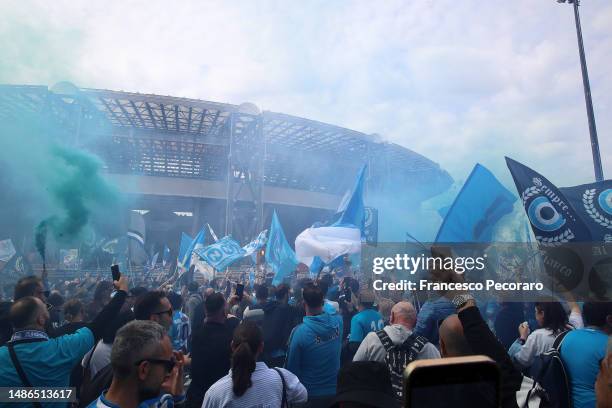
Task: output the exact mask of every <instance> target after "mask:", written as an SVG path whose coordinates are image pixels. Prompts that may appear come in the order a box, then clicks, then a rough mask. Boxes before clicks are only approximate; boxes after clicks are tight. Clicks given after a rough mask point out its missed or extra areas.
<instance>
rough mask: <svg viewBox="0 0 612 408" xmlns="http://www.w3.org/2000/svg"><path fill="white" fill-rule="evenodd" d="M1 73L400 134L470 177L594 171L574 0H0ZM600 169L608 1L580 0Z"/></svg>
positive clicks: (609, 87)
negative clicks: (515, 168) (516, 171)
mask: <svg viewBox="0 0 612 408" xmlns="http://www.w3.org/2000/svg"><path fill="white" fill-rule="evenodd" d="M0 8H1V9H2V13H1V14H0V50H2V58H1V60H0V83H9V84H42V85H49V86H51V85H53V84H54V83H56V82H58V81H62V80H67V81H71V82H73V83H74V84H76V85H77V86H79V87H86V88H103V89H112V90H124V91H132V92H141V93H153V94H161V95H172V96H179V97H189V98H198V99H204V100H210V101H217V102H227V103H233V104H240V103H242V102H247V101H248V102H252V103H255V104H256V105H257V106H258V107H259V108H260V109H261V110H270V111H276V112H283V113H288V114H293V115H297V116H302V117H306V118H309V119H314V120H319V121H323V122H327V123H332V124H335V125H339V126H344V127H347V128H350V129H354V130H357V131H361V132H365V133H368V134H372V133H376V134H379V135H381V136H382V138H383V139H385V140H388V141H391V142H395V143H398V144H400V145H402V146H405V147H407V148H410V149H412V150H414V151H416V152H418V153H421V154H423V155H425V156H426V157H428V158H430V159H431V160H433V161H435V162H437V163H439V164H440V165H441V166H442V167H443V168H444V169H446V170H447V171H449V172H450V173H451V175H452V176H453V177H454V178H455V179H457V180H462V179H465V177H466V176H467V175H468V174H469V172H470V170H471V169H472V167H473V166H474V164H475V163H476V162H480V163H482V164H483V165H485V166H486V167H488V168H489V169H491V170H492V171H493V172H494V173H495V174H496V175H497V176H498V177H499V178H500V179H501V180H502V182H504V183H505V184H506V185H508V186H511V187H512V191H515V190H514V187H513V185H512V181H511V177H510V174H509V172H508V170H507V168H506V167H505V163H504V160H503V157H504V156H510V157H512V158H514V159H516V160H519V161H521V162H523V163H525V164H526V165H528V166H530V167H532V168H534V169H535V170H537V171H539V172H540V173H542V174H543V175H544V176H546V177H547V178H548V179H549V180H550V181H551V182H553V183H554V184H557V185H558V186H567V185H575V184H582V183H588V182H591V181H593V166H592V158H591V149H590V142H589V133H588V123H587V118H586V111H585V103H584V95H583V89H582V79H581V74H580V63H579V57H578V50H577V44H576V32H575V27H574V20H573V13H572V7H571V6H570V5H567V4H557V2H556V1H555V0H514V1H508V0H505V1H501V0H487V1H482V0H479V1H476V0H461V1H450V0H420V1H406V0H398V1H394V0H385V1H379V2H372V1H329V0H327V1H314V0H300V1H289V0H286V1H255V0H252V1H219V2H213V1H175V2H168V1H152V0H148V1H74V0H73V1H58V0H54V1H53V2H49V1H24V0H21V1H9V0H0ZM580 9H581V17H582V26H583V34H584V41H585V47H586V53H587V61H588V66H589V74H590V79H591V87H592V95H593V102H594V107H595V115H596V120H597V128H598V132H599V141H600V149H601V157H602V161H603V167H604V174H605V175H607V178H610V174H612V160H611V159H612V138H611V137H610V134H611V133H612V114H610V111H611V110H612V75H611V73H610V67H611V66H612V2H610V1H608V0H583V2H582V5H581V7H580Z"/></svg>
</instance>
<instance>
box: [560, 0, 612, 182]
mask: <svg viewBox="0 0 612 408" xmlns="http://www.w3.org/2000/svg"><path fill="white" fill-rule="evenodd" d="M559 2H563V3H564V2H565V0H561V1H559ZM569 2H570V3H573V6H574V19H575V20H576V36H577V37H578V53H579V54H580V67H581V69H582V85H583V87H584V101H585V103H586V110H587V118H588V120H589V135H590V137H591V151H592V153H593V168H594V170H595V181H603V179H604V177H603V168H602V166H601V154H600V153H599V141H598V139H597V128H596V127H595V113H594V112H593V100H592V99H591V85H590V84H589V73H588V71H587V65H586V57H585V55H584V44H583V42H582V28H581V26H580V13H579V12H578V6H579V3H580V0H573V1H572V0H570V1H569Z"/></svg>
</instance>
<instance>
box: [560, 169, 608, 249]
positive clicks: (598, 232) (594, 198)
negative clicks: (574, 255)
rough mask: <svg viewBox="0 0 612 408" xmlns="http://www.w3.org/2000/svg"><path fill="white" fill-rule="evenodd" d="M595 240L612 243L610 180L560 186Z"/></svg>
mask: <svg viewBox="0 0 612 408" xmlns="http://www.w3.org/2000/svg"><path fill="white" fill-rule="evenodd" d="M559 190H561V192H562V193H563V195H564V196H565V197H566V198H567V200H568V201H569V204H570V205H571V206H572V207H573V208H574V210H576V213H578V216H580V218H581V219H582V221H583V222H584V224H585V225H586V227H587V228H588V229H589V232H590V234H591V238H592V239H593V241H595V242H608V243H612V180H604V181H601V182H598V183H591V184H583V185H580V186H574V187H561V188H560V189H559Z"/></svg>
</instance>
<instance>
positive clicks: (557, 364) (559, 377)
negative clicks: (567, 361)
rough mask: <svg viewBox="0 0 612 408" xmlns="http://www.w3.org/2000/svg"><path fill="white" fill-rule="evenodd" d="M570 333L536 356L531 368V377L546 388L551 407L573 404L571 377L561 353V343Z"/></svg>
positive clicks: (563, 334) (558, 337) (564, 406)
mask: <svg viewBox="0 0 612 408" xmlns="http://www.w3.org/2000/svg"><path fill="white" fill-rule="evenodd" d="M569 332H570V331H569V330H566V331H564V332H562V333H561V334H559V335H558V336H557V338H556V339H555V342H554V343H553V345H552V347H551V348H550V349H549V350H548V351H545V352H544V353H542V354H540V355H539V356H536V358H535V360H534V362H533V364H532V366H531V371H530V373H531V376H532V377H533V379H534V380H535V381H536V382H537V383H538V384H541V385H542V387H543V388H544V390H545V392H544V398H545V399H546V400H547V403H548V404H547V406H550V407H558V408H568V407H570V406H571V403H572V398H571V394H570V386H569V377H568V375H567V370H566V369H565V366H564V364H563V360H561V354H560V353H559V351H560V349H561V342H563V339H564V338H565V336H566V335H567V333H569Z"/></svg>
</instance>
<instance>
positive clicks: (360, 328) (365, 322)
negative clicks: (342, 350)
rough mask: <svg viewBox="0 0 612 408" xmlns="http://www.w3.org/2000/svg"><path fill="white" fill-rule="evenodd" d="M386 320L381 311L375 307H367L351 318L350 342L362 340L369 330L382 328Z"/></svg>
mask: <svg viewBox="0 0 612 408" xmlns="http://www.w3.org/2000/svg"><path fill="white" fill-rule="evenodd" d="M383 327H385V322H384V321H383V318H382V316H381V314H380V313H378V312H377V311H376V310H374V309H365V310H362V311H361V312H359V313H357V314H356V315H355V316H353V318H352V319H351V332H350V333H349V341H350V342H361V341H363V339H364V338H365V336H366V335H367V334H368V333H369V332H373V331H378V330H382V329H383Z"/></svg>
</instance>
